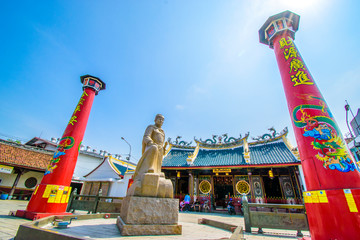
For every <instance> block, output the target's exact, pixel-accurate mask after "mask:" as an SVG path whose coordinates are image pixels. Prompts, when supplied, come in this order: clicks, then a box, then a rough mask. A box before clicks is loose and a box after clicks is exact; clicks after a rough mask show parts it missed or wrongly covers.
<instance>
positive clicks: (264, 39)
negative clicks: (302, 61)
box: [259, 11, 300, 48]
mask: <svg viewBox="0 0 360 240" xmlns="http://www.w3.org/2000/svg"><path fill="white" fill-rule="evenodd" d="M299 20H300V16H299V15H297V14H295V13H293V12H290V11H285V12H282V13H279V14H276V15H273V16H271V17H269V18H268V19H267V20H266V22H265V23H264V25H262V27H261V28H260V30H259V40H260V42H261V43H263V44H266V45H268V46H269V47H270V48H274V46H273V40H274V38H275V36H277V35H279V34H284V33H287V34H289V35H290V37H291V38H292V39H295V32H296V31H297V30H298V28H299Z"/></svg>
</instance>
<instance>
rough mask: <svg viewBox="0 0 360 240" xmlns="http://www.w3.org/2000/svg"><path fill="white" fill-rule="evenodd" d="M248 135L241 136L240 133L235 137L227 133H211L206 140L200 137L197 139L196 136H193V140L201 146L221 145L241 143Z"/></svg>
mask: <svg viewBox="0 0 360 240" xmlns="http://www.w3.org/2000/svg"><path fill="white" fill-rule="evenodd" d="M248 136H249V133H247V134H245V137H242V135H241V134H240V137H239V138H235V137H229V136H228V134H227V133H224V134H222V135H212V138H208V139H206V140H202V139H201V138H200V139H199V140H198V139H196V137H194V140H195V142H196V143H199V144H201V145H202V146H208V147H219V146H220V147H221V146H232V145H238V144H240V143H242V141H243V140H244V138H247V137H248Z"/></svg>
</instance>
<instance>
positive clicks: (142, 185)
mask: <svg viewBox="0 0 360 240" xmlns="http://www.w3.org/2000/svg"><path fill="white" fill-rule="evenodd" d="M163 123H164V116H163V115H161V114H157V115H156V117H155V124H154V125H149V126H148V127H147V128H146V130H145V133H144V137H143V141H142V156H141V158H140V160H139V162H138V164H137V166H136V169H135V173H134V176H133V179H134V182H133V184H132V185H131V187H130V188H129V190H128V193H127V195H128V196H147V197H167V198H172V197H173V186H172V183H171V181H170V180H167V179H165V177H164V173H162V172H161V164H162V160H163V158H164V152H165V146H164V142H165V132H164V130H162V128H161V126H162V125H163Z"/></svg>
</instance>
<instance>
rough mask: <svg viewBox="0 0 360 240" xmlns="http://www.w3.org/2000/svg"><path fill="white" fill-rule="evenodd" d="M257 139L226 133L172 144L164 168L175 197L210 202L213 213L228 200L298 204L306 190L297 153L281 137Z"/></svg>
mask: <svg viewBox="0 0 360 240" xmlns="http://www.w3.org/2000/svg"><path fill="white" fill-rule="evenodd" d="M269 130H270V131H271V132H272V133H271V134H264V135H263V136H260V137H257V138H253V140H254V141H252V142H249V141H248V138H249V134H246V135H245V136H244V137H241V136H240V138H234V137H228V135H227V134H224V135H221V136H216V135H213V138H212V139H207V140H205V141H203V140H201V139H200V140H197V139H196V138H195V139H194V140H195V144H196V146H191V143H186V142H185V141H180V138H181V137H177V138H176V140H175V141H171V139H169V140H168V142H169V143H170V144H169V145H170V147H169V148H168V149H167V152H166V153H165V154H166V155H165V158H164V160H163V164H162V169H163V171H164V172H165V175H166V177H167V178H169V179H171V180H172V182H173V185H174V195H175V197H177V198H180V199H182V198H183V196H184V195H185V194H190V195H191V196H192V197H198V198H200V199H205V198H207V199H209V200H211V203H212V205H213V207H214V208H223V207H225V206H226V205H225V204H226V202H227V201H228V199H229V198H234V199H235V200H239V199H241V196H242V194H245V195H247V197H248V199H250V201H252V202H268V203H300V202H302V200H301V199H302V191H303V190H304V189H305V187H304V184H303V182H304V181H303V177H302V176H303V175H302V170H301V162H300V160H299V154H298V151H297V149H296V148H293V147H292V146H291V144H290V143H289V141H288V139H287V138H286V136H287V133H288V130H287V128H285V129H284V130H283V131H282V132H281V133H277V132H276V131H275V129H273V128H270V129H269Z"/></svg>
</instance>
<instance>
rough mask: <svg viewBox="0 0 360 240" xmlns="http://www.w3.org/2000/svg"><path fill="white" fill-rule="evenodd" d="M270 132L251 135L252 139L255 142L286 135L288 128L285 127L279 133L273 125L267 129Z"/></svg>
mask: <svg viewBox="0 0 360 240" xmlns="http://www.w3.org/2000/svg"><path fill="white" fill-rule="evenodd" d="M268 130H269V131H270V132H271V133H265V134H263V135H262V136H258V137H253V138H252V139H253V140H255V141H257V142H265V143H267V142H268V141H271V140H275V139H278V138H279V137H281V136H283V135H286V134H287V133H288V128H287V127H285V128H284V129H283V130H282V131H281V132H280V133H278V132H277V131H276V130H275V128H274V127H271V128H269V129H268Z"/></svg>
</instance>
